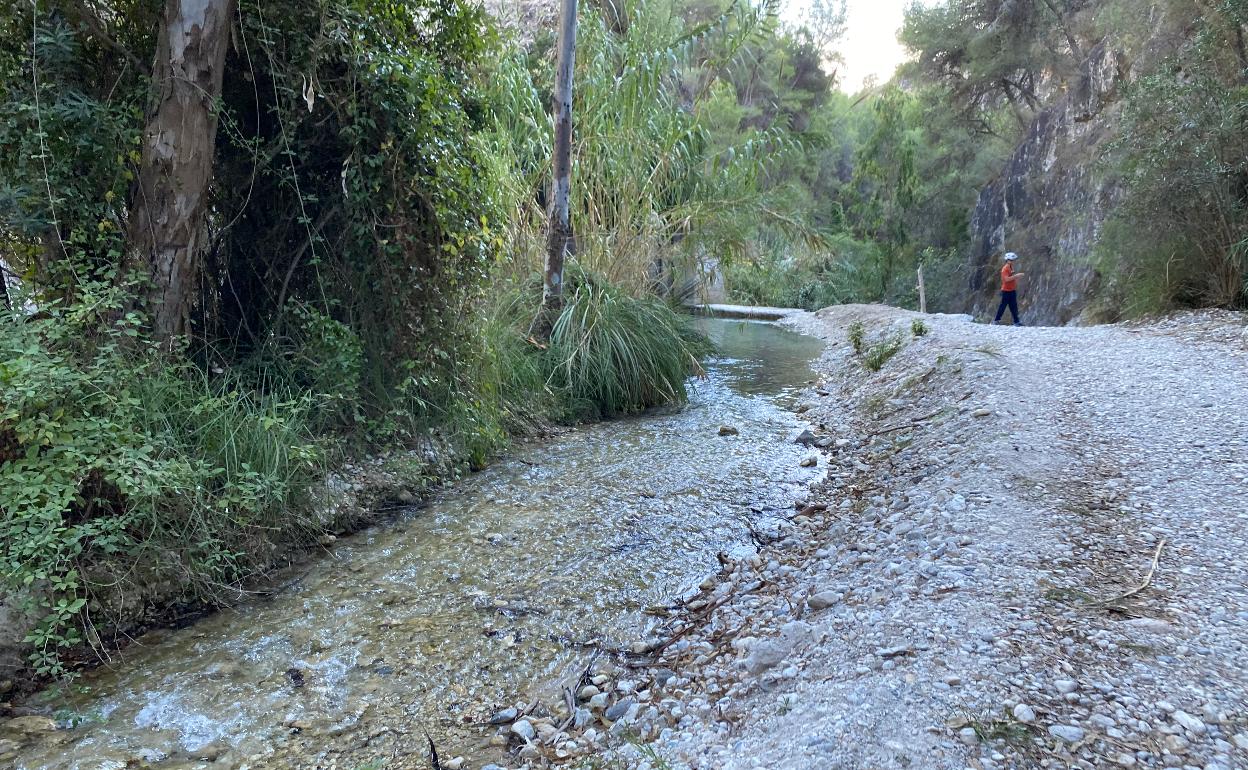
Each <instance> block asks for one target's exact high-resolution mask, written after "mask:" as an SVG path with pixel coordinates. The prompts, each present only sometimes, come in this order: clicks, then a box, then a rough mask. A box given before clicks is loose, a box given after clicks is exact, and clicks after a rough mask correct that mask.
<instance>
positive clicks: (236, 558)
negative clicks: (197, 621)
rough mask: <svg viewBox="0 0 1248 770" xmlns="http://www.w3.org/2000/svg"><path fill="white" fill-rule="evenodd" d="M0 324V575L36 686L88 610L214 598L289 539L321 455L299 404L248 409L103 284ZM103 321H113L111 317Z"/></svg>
mask: <svg viewBox="0 0 1248 770" xmlns="http://www.w3.org/2000/svg"><path fill="white" fill-rule="evenodd" d="M83 288H84V296H83V300H82V301H81V302H80V303H77V304H74V305H65V304H53V305H51V306H49V307H46V308H44V310H43V312H42V313H41V314H40V317H38V318H34V319H32V318H27V317H23V316H21V315H19V314H7V315H6V316H4V317H3V318H2V319H0V392H3V394H4V398H3V401H2V402H0V509H3V511H4V518H3V520H2V521H0V569H2V570H3V573H4V575H5V578H6V580H7V582H8V583H9V587H10V588H11V589H14V590H16V591H17V592H18V593H19V594H20V595H22V596H25V597H27V607H26V608H25V609H26V610H28V611H33V612H34V613H36V617H38V618H39V623H38V626H37V627H36V628H35V629H34V630H33V631H32V633H31V634H30V636H29V637H28V638H27V640H26V641H27V642H28V643H29V644H31V646H32V648H33V653H32V656H31V659H32V663H33V664H34V669H35V671H36V672H37V673H39V674H50V675H57V674H61V673H63V668H62V663H61V660H60V657H59V655H60V653H61V652H63V651H64V650H65V649H66V648H68V647H71V646H73V645H76V644H77V643H79V642H80V641H81V640H82V638H83V637H82V635H81V634H80V633H79V632H78V628H79V627H80V626H82V625H88V622H87V613H88V612H91V613H92V615H93V616H94V617H97V618H98V617H100V616H101V615H103V616H105V617H107V616H108V615H109V612H110V609H113V608H116V607H117V606H118V605H119V604H121V603H123V602H129V603H131V604H140V605H141V604H142V602H143V600H144V597H145V596H146V595H147V594H149V593H150V592H149V591H148V590H147V589H149V588H150V587H151V586H154V585H162V584H163V585H173V586H177V587H178V588H179V589H180V593H182V594H183V595H186V596H188V597H198V598H207V599H211V598H214V597H216V596H217V592H218V587H219V586H222V585H227V584H230V583H232V582H234V581H236V580H238V579H240V578H241V577H243V576H245V575H247V574H249V573H250V572H251V571H252V570H253V569H254V568H255V567H256V566H257V564H262V563H264V560H265V559H266V558H267V557H268V556H269V553H270V549H269V546H270V545H271V544H272V541H273V540H274V539H275V535H274V533H275V532H280V533H281V534H282V535H284V536H293V535H295V534H296V533H299V532H300V531H301V530H302V529H304V528H305V525H306V526H310V522H307V521H306V520H304V519H302V518H300V514H299V511H300V510H306V506H301V505H300V504H299V503H300V502H301V499H302V496H303V494H304V493H305V491H306V489H307V487H308V485H309V483H310V481H311V479H313V478H315V477H316V476H317V475H318V466H319V464H320V462H321V459H322V454H321V451H320V449H319V448H318V446H317V444H316V443H315V442H314V441H313V440H312V438H311V436H310V433H309V430H308V418H309V414H310V413H311V411H312V409H313V408H314V406H315V404H314V402H313V401H312V399H311V398H310V397H307V396H291V397H280V396H277V395H273V394H271V395H266V396H259V395H255V394H254V393H251V392H248V391H243V390H238V389H235V388H233V387H229V386H228V382H226V381H224V380H214V379H213V378H211V377H209V376H207V375H205V374H203V373H202V372H200V371H198V370H195V369H193V368H191V367H189V366H186V365H174V364H170V363H168V362H167V360H166V359H165V358H162V357H160V356H158V355H157V353H156V351H155V349H154V347H153V346H152V345H150V344H149V343H147V342H145V341H144V340H143V338H142V336H141V334H140V332H139V331H138V329H139V328H140V327H141V325H142V323H143V320H142V319H141V318H140V317H139V316H137V315H136V314H133V313H123V312H122V311H121V310H120V308H121V307H124V305H122V304H121V303H120V301H119V298H118V297H117V296H116V295H115V294H110V292H111V291H112V290H111V289H109V288H106V286H105V285H104V284H97V285H88V286H85V287H83ZM110 319H115V320H110Z"/></svg>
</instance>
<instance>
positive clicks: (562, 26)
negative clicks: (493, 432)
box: [535, 0, 576, 336]
mask: <svg viewBox="0 0 1248 770" xmlns="http://www.w3.org/2000/svg"><path fill="white" fill-rule="evenodd" d="M575 60H576V0H562V2H561V3H560V6H559V59H558V64H557V65H556V67H557V69H556V71H555V96H554V118H555V145H554V176H553V179H552V181H551V190H550V212H549V225H548V231H547V237H546V270H545V275H544V280H543V282H542V309H541V311H540V313H539V315H538V323H537V324H535V328H536V331H537V332H539V333H540V334H541V335H542V336H546V335H548V334H549V332H550V326H551V324H552V323H553V322H554V319H555V317H556V316H557V315H558V313H559V310H560V308H561V306H562V304H563V260H564V256H565V255H566V254H567V253H568V252H569V251H570V250H571V245H572V222H571V216H570V213H569V197H570V194H571V187H572V71H573V67H574V64H575Z"/></svg>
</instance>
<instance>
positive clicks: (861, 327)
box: [845, 321, 867, 355]
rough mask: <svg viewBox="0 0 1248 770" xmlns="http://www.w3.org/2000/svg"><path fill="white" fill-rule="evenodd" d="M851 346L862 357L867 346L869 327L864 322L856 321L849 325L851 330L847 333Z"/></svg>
mask: <svg viewBox="0 0 1248 770" xmlns="http://www.w3.org/2000/svg"><path fill="white" fill-rule="evenodd" d="M845 337H846V339H848V340H849V344H850V345H852V346H853V348H854V352H855V353H857V354H859V355H862V350H863V346H864V345H865V344H866V338H867V326H866V324H864V323H863V322H862V321H854V322H853V323H851V324H850V325H849V329H848V330H847V331H846V333H845Z"/></svg>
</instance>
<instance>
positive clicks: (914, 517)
mask: <svg viewBox="0 0 1248 770" xmlns="http://www.w3.org/2000/svg"><path fill="white" fill-rule="evenodd" d="M916 320H917V321H920V322H921V324H916V323H915V321H916ZM792 322H793V323H794V324H795V325H797V326H798V327H799V328H802V329H803V330H806V331H808V332H810V333H813V334H816V335H819V336H821V337H822V338H823V339H825V340H826V341H827V342H828V350H827V352H826V354H825V355H824V357H823V359H822V360H821V361H820V363H819V364H818V367H817V368H818V370H819V372H820V374H821V375H822V380H821V383H820V384H819V386H818V387H817V388H816V389H815V390H813V391H812V392H811V394H810V398H809V400H808V402H807V403H805V404H803V405H802V406H801V407H799V409H803V410H804V415H803V416H804V417H805V418H806V419H807V420H808V421H809V423H810V425H811V429H812V431H814V432H815V433H816V435H826V436H836V437H839V438H836V439H835V441H834V443H833V445H832V446H831V447H829V449H828V457H827V463H828V480H827V482H826V484H825V485H823V486H822V487H820V488H818V489H816V490H815V491H814V492H813V493H812V494H811V496H810V497H809V498H808V499H807V500H805V501H803V502H804V503H805V505H804V506H803V507H802V508H800V509H796V508H795V509H794V510H793V511H792V513H791V519H790V522H791V523H790V525H789V526H788V527H787V528H786V530H785V531H784V532H782V533H781V534H780V535H779V537H777V538H776V539H774V540H773V541H772V542H768V543H765V544H761V546H760V550H759V553H758V554H757V555H753V556H750V557H747V558H745V559H742V560H739V561H736V562H733V563H729V564H726V565H725V568H724V570H723V572H722V573H721V575H720V576H719V578H718V579H717V580H716V581H711V582H708V584H706V586H705V587H706V591H705V593H704V594H703V595H702V596H700V597H698V598H697V599H695V600H694V601H693V602H692V603H687V604H686V605H685V608H684V609H683V610H682V611H681V612H680V617H681V618H682V619H681V620H679V621H677V622H676V623H675V624H673V625H672V626H670V627H669V629H668V630H669V631H671V632H672V636H678V637H679V639H678V640H677V641H675V642H674V643H670V644H669V643H667V642H664V643H663V647H662V649H661V650H660V651H659V652H658V653H657V654H656V655H654V656H653V657H652V658H645V659H643V658H638V659H637V660H636V661H635V664H636V665H644V666H645V667H646V669H647V670H654V669H650V668H649V667H650V666H659V667H662V668H660V669H658V670H663V669H668V670H670V671H672V672H676V674H677V677H678V678H677V679H676V680H675V682H676V684H675V688H676V690H677V694H678V695H679V697H672V695H671V693H672V690H671V687H672V685H670V684H668V683H666V682H665V683H664V684H663V685H662V686H661V687H660V686H658V680H657V679H655V680H653V681H654V683H655V686H654V688H653V689H651V690H650V693H649V694H648V695H649V700H648V703H646V704H644V705H642V706H641V707H640V710H639V712H638V713H635V714H629V713H627V712H625V713H620V712H618V711H617V713H616V715H617V716H620V717H621V720H620V721H617V722H615V723H613V724H612V725H611V727H610V728H609V729H610V731H611V732H615V733H617V734H627V732H628V731H629V730H639V731H640V733H641V734H642V735H645V734H647V732H651V733H653V734H654V735H655V736H657V737H656V739H655V740H654V741H652V742H651V743H649V744H647V745H646V746H645V747H644V749H643V748H639V747H636V746H633V745H629V744H627V743H625V744H619V743H617V744H616V745H615V747H614V748H613V749H611V750H610V751H608V752H607V753H606V755H605V757H606V760H607V761H618V762H619V763H621V765H622V766H626V767H637V768H647V767H648V768H658V767H690V768H749V767H766V768H812V767H828V768H833V767H846V768H860V767H872V768H906V767H924V768H950V769H954V768H958V769H960V768H967V767H973V768H980V769H983V770H988V769H991V768H1019V769H1020V770H1021V769H1022V768H1041V767H1043V768H1049V767H1063V768H1065V767H1080V768H1088V767H1183V768H1204V770H1231V769H1232V768H1238V767H1244V766H1248V681H1246V680H1245V670H1244V668H1243V666H1242V655H1243V652H1244V650H1245V649H1248V589H1245V585H1246V584H1248V574H1246V573H1245V570H1246V569H1248V564H1246V563H1245V560H1244V559H1243V554H1244V553H1245V550H1246V549H1248V514H1245V513H1244V512H1245V511H1246V510H1248V485H1246V484H1245V474H1246V473H1248V448H1246V444H1245V441H1246V439H1245V437H1246V436H1248V423H1246V421H1248V367H1246V364H1248V344H1246V343H1248V337H1246V336H1245V335H1246V332H1245V328H1246V326H1245V318H1244V317H1243V316H1242V315H1237V314H1231V313H1217V312H1208V313H1199V314H1188V315H1183V316H1178V317H1174V318H1171V319H1165V320H1161V321H1157V322H1153V323H1147V324H1134V325H1120V326H1109V327H1088V328H1078V329H1071V328H1047V329H1046V328H1035V329H1030V328H1023V329H1013V328H1008V327H988V326H983V325H977V324H972V323H970V322H969V319H965V318H964V317H952V316H919V315H918V314H914V313H909V312H907V311H901V310H894V309H891V308H882V307H874V306H871V307H866V306H846V307H836V308H830V309H827V310H825V311H821V312H820V313H819V314H817V315H806V316H802V317H798V318H794V319H793V321H792ZM855 323H861V324H862V325H863V327H864V336H865V340H864V342H865V344H864V346H863V347H864V351H865V352H866V353H867V354H868V355H869V353H870V349H871V348H872V347H873V346H876V345H879V344H880V343H881V342H885V341H888V340H890V339H898V340H900V341H901V344H900V345H898V347H899V350H898V352H896V354H895V355H893V356H892V357H891V358H887V359H886V360H885V361H884V363H883V365H882V366H881V367H880V368H879V371H878V372H872V371H870V370H869V368H867V367H864V366H863V365H862V362H863V361H864V360H865V359H866V356H863V355H859V354H857V353H855V352H854V349H853V347H852V345H851V344H850V343H849V341H848V337H849V333H850V330H851V328H852V326H853V324H855ZM916 331H919V332H922V333H923V334H922V336H916V335H915V332H916ZM1212 597H1217V598H1216V601H1213V600H1212ZM682 624H686V625H682ZM670 638H671V637H670V636H669V639H670ZM643 661H644V662H643ZM624 721H631V723H632V724H633V725H639V727H629V726H628V725H622V724H621V723H622V722H624ZM648 725H654V726H655V727H653V728H651V727H648ZM533 766H537V763H534V765H533Z"/></svg>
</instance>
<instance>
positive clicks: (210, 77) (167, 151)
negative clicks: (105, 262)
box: [128, 0, 235, 342]
mask: <svg viewBox="0 0 1248 770" xmlns="http://www.w3.org/2000/svg"><path fill="white" fill-rule="evenodd" d="M234 2H235V0H166V3H165V15H164V19H163V21H162V24H161V29H160V35H159V38H158V40H157V46H156V61H155V64H154V66H153V67H152V84H153V85H152V87H153V95H152V103H151V105H150V107H149V108H148V116H147V126H146V128H145V130H144V132H143V148H142V159H141V165H140V169H139V180H138V185H137V186H136V190H135V193H134V199H133V200H132V201H131V204H130V223H129V233H128V235H129V240H130V249H131V256H132V258H133V259H134V260H135V261H136V262H137V263H139V264H142V265H145V266H146V268H147V270H148V273H149V275H150V277H151V279H152V290H151V295H150V297H149V308H150V310H151V312H152V331H153V332H154V334H155V335H156V337H157V338H158V339H160V340H163V341H166V342H167V341H169V340H170V339H171V338H173V337H175V336H178V335H182V334H185V333H187V332H188V331H189V326H190V314H191V306H192V304H193V302H194V296H195V290H196V287H197V283H198V279H199V275H200V270H201V262H202V257H203V251H204V247H205V245H206V241H207V238H206V234H205V230H206V219H207V214H208V190H209V185H210V183H211V182H212V170H213V168H212V167H213V159H214V158H215V157H216V152H215V149H216V141H217V102H218V100H219V99H220V96H221V80H222V71H223V70H224V69H225V54H226V49H227V47H228V46H229V41H230V27H231V25H232V23H233V18H234Z"/></svg>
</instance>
